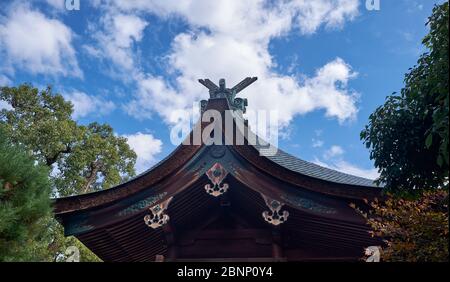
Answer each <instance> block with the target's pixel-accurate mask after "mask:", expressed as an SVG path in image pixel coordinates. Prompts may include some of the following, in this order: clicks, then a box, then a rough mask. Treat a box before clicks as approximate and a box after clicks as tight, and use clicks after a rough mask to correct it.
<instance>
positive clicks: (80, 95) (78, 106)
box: [64, 91, 116, 119]
mask: <svg viewBox="0 0 450 282" xmlns="http://www.w3.org/2000/svg"><path fill="white" fill-rule="evenodd" d="M64 97H65V98H66V99H67V100H69V101H70V102H71V103H72V104H73V110H74V111H73V114H72V117H73V118H74V119H78V118H82V117H86V116H88V115H97V116H101V115H107V114H109V113H110V112H112V111H113V110H114V109H115V108H116V106H115V105H114V103H113V102H112V101H107V100H105V99H104V98H102V97H99V96H90V95H88V94H86V93H84V92H80V91H73V92H71V93H67V94H64Z"/></svg>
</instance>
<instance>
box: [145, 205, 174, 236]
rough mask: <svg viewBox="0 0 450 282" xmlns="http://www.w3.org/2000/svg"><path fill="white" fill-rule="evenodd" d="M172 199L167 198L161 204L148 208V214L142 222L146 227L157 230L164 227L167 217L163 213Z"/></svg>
mask: <svg viewBox="0 0 450 282" xmlns="http://www.w3.org/2000/svg"><path fill="white" fill-rule="evenodd" d="M172 198H173V197H170V198H168V199H167V200H165V201H164V202H162V203H159V204H157V205H154V206H152V207H150V208H149V211H150V214H147V215H146V216H144V222H145V224H147V226H149V227H151V228H153V229H157V228H159V227H161V226H163V225H165V224H166V223H167V222H168V221H169V215H167V214H166V213H165V211H166V210H167V207H168V206H169V203H170V201H171V200H172Z"/></svg>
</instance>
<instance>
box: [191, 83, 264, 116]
mask: <svg viewBox="0 0 450 282" xmlns="http://www.w3.org/2000/svg"><path fill="white" fill-rule="evenodd" d="M257 79H258V78H257V77H247V78H245V79H243V80H242V81H241V82H239V83H238V84H236V85H235V86H234V87H233V88H226V83H225V79H224V78H221V79H220V80H219V86H217V85H216V84H215V83H214V82H212V81H211V80H210V79H208V78H206V79H199V80H198V82H200V83H201V84H202V85H204V86H205V87H206V88H208V89H209V98H210V99H217V98H227V99H228V102H229V103H230V106H231V108H232V109H234V110H241V111H242V112H243V113H245V107H246V106H247V99H242V98H236V94H237V93H239V92H241V91H242V90H244V89H245V88H246V87H247V86H249V85H250V84H252V83H253V82H255V81H256V80H257ZM206 104H207V101H206V100H202V101H200V105H201V108H202V112H203V109H204V107H205V106H206Z"/></svg>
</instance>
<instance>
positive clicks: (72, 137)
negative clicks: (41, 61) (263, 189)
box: [0, 84, 136, 196]
mask: <svg viewBox="0 0 450 282" xmlns="http://www.w3.org/2000/svg"><path fill="white" fill-rule="evenodd" d="M0 99H2V100H5V101H7V102H8V103H9V104H10V105H11V106H12V108H13V109H12V110H8V109H3V110H1V111H0V127H3V128H5V129H6V131H7V132H8V133H9V134H10V135H11V138H12V141H13V142H14V143H16V144H23V145H24V146H26V148H28V149H29V150H30V151H31V152H32V154H33V155H34V156H35V157H36V158H37V159H38V160H39V161H41V162H42V163H44V164H46V165H47V166H49V167H51V168H52V169H55V168H56V169H57V171H58V172H59V173H58V174H57V175H56V177H55V178H54V182H55V185H54V188H55V191H54V192H55V194H56V195H58V196H70V195H77V194H81V193H87V192H93V191H97V190H100V189H106V188H110V187H111V186H114V185H117V184H119V183H121V182H123V181H126V180H127V179H128V178H129V177H130V176H133V175H134V174H135V172H134V163H135V162H136V154H135V153H134V152H133V150H131V149H130V147H129V146H128V144H127V143H126V139H125V138H123V137H119V136H115V135H114V133H113V130H112V128H111V127H110V126H109V125H106V124H104V125H100V124H97V123H91V124H89V125H88V126H82V125H78V124H77V123H76V122H75V121H74V120H72V118H71V114H72V111H73V110H72V105H71V103H70V102H67V101H65V100H64V98H63V97H62V96H61V95H59V94H53V93H52V89H51V87H48V88H47V89H45V90H44V91H41V92H39V91H38V89H36V88H33V87H32V86H31V85H29V84H23V85H20V86H18V87H2V88H0Z"/></svg>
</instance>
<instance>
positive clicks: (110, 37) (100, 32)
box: [84, 10, 148, 77]
mask: <svg viewBox="0 0 450 282" xmlns="http://www.w3.org/2000/svg"><path fill="white" fill-rule="evenodd" d="M147 25H148V23H147V22H146V21H144V20H142V19H141V18H140V17H138V16H136V15H129V14H122V13H120V12H118V11H116V10H108V12H107V13H105V14H104V15H103V16H102V18H101V20H100V26H99V25H97V24H93V25H91V30H92V32H93V37H94V40H95V41H96V43H95V45H93V46H92V45H85V46H84V49H85V50H86V51H87V52H88V54H90V55H93V56H95V57H100V58H108V59H110V60H111V61H112V62H113V63H114V64H115V65H116V66H117V67H118V69H120V70H121V71H122V72H123V73H122V74H126V76H127V77H129V76H130V75H133V73H131V74H130V71H133V70H135V69H136V68H137V66H136V54H135V52H134V49H133V48H134V45H135V43H136V42H139V41H141V39H142V36H143V31H144V29H145V27H146V26H147Z"/></svg>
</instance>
